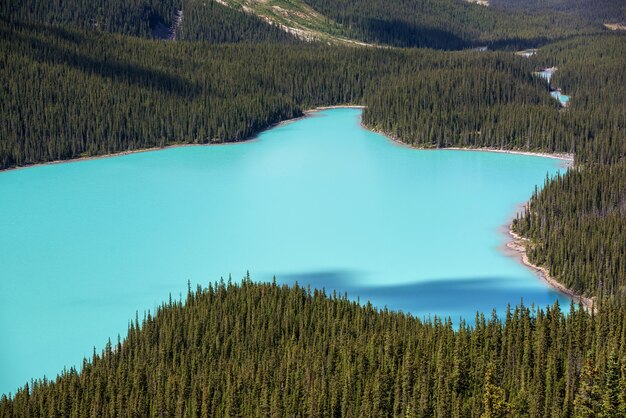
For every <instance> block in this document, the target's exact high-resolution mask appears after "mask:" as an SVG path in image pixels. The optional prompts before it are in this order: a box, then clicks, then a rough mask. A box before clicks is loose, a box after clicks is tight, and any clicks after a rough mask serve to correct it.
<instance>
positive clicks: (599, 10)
mask: <svg viewBox="0 0 626 418" xmlns="http://www.w3.org/2000/svg"><path fill="white" fill-rule="evenodd" d="M489 5H490V6H493V7H495V8H502V9H505V10H508V11H516V12H518V11H523V12H526V13H531V14H546V13H552V12H555V11H556V12H562V13H569V14H573V15H576V16H580V17H584V18H586V19H589V20H592V21H596V22H600V23H605V22H613V23H615V22H624V21H626V3H624V2H623V1H620V0H489Z"/></svg>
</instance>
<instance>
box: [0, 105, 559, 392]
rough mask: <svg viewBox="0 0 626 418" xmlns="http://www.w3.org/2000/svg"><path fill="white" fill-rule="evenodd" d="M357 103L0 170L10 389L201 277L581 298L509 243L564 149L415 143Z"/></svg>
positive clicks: (431, 307)
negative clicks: (192, 137)
mask: <svg viewBox="0 0 626 418" xmlns="http://www.w3.org/2000/svg"><path fill="white" fill-rule="evenodd" d="M360 114H361V111H360V110H357V109H338V110H329V111H324V112H320V113H317V114H315V115H314V116H312V117H309V118H305V119H302V120H299V121H296V122H293V123H290V124H286V125H282V126H280V127H277V128H275V129H272V130H269V131H267V132H265V133H263V134H261V135H260V137H259V138H258V139H257V140H254V141H250V142H246V143H240V144H234V145H224V146H211V147H181V148H171V149H167V150H163V151H156V152H146V153H138V154H132V155H127V156H123V157H115V158H105V159H97V160H91V161H80V162H73V163H69V164H58V165H47V166H39V167H33V168H28V169H24V170H15V171H9V172H4V173H0V231H1V235H0V266H1V267H0V330H1V335H2V337H1V338H2V340H1V341H0V393H7V392H14V391H15V389H16V388H17V387H18V386H20V385H22V384H24V383H25V382H27V381H28V380H29V379H31V378H34V377H37V378H38V377H43V376H44V374H45V375H47V376H48V377H54V376H56V374H57V373H58V372H60V371H61V370H62V369H63V367H64V366H67V367H70V366H79V365H80V364H81V359H82V358H83V356H84V355H89V354H91V352H92V350H93V347H94V346H95V347H96V348H97V349H98V351H100V350H101V349H102V348H103V347H104V345H105V343H106V340H107V338H108V337H111V339H112V340H113V341H116V339H117V335H118V334H121V335H122V336H124V334H125V332H126V329H127V325H128V321H129V320H130V319H131V318H134V317H135V313H136V311H139V317H140V318H141V317H143V312H144V311H146V310H148V309H150V310H153V309H154V307H155V306H156V305H157V304H159V303H161V302H162V301H164V300H167V298H168V295H169V294H170V293H171V294H172V295H173V297H175V298H178V297H179V295H180V294H181V293H182V294H184V293H185V292H186V288H187V280H190V281H191V283H192V286H193V287H195V285H196V284H198V283H200V284H202V285H206V284H208V283H209V282H210V281H215V280H217V279H219V277H220V276H224V277H225V278H226V277H227V276H228V275H229V273H231V274H232V276H233V279H234V280H240V279H241V278H242V277H243V276H244V275H245V273H246V270H249V271H250V274H251V276H252V278H253V279H254V280H271V279H272V277H273V276H274V275H276V277H277V280H278V281H279V282H283V283H293V282H294V281H296V280H297V281H298V282H299V283H302V284H311V286H313V287H320V288H321V287H324V288H326V289H328V290H332V289H336V290H338V291H340V292H344V291H347V292H348V294H349V295H350V296H351V297H357V296H358V297H360V299H361V301H364V300H366V299H369V300H371V301H372V302H373V303H374V304H376V305H378V306H381V307H382V306H384V305H387V306H388V307H389V308H391V309H396V310H399V309H401V310H404V311H409V312H412V313H413V314H415V315H418V316H420V317H422V316H429V315H435V314H437V315H446V316H450V317H452V319H453V320H457V319H458V318H459V317H461V316H462V317H465V318H468V319H469V320H470V321H471V320H472V319H473V318H474V316H475V312H476V310H480V311H483V312H485V313H487V314H489V313H490V312H491V310H492V309H493V308H497V309H498V311H499V312H503V311H504V310H505V308H506V306H507V304H508V303H510V304H516V303H518V302H519V301H520V300H521V299H523V300H524V303H525V304H527V305H530V304H531V303H535V304H538V305H541V306H544V305H546V304H551V303H553V302H554V301H555V300H556V299H559V300H560V302H561V303H564V304H567V303H569V302H568V300H567V299H565V298H564V297H562V296H559V295H558V294H557V293H555V292H554V291H552V290H550V289H549V288H548V287H547V286H546V285H545V284H544V283H543V282H541V281H540V280H539V279H538V278H537V277H535V276H534V275H533V274H532V273H531V272H530V271H529V270H528V269H526V268H525V267H523V266H522V265H520V264H519V263H518V262H517V261H516V260H515V259H513V258H511V257H507V256H505V255H503V253H502V252H501V247H502V246H503V244H504V243H505V241H506V236H505V234H504V233H503V225H505V224H506V223H508V222H509V221H510V219H511V217H512V216H513V215H514V213H515V210H516V207H517V205H518V204H519V203H521V202H523V201H525V200H527V199H528V198H529V197H530V195H531V193H532V191H533V188H534V187H535V185H541V184H543V181H544V179H545V177H546V175H547V174H550V175H552V174H554V173H556V172H557V171H558V170H559V166H560V164H561V162H560V161H558V160H555V159H549V158H541V157H534V156H522V155H511V154H499V153H488V152H467V151H417V150H413V149H410V148H406V147H402V146H399V145H396V144H394V143H392V142H391V141H390V140H388V139H387V138H385V137H383V136H381V135H378V134H375V133H372V132H369V131H367V130H365V129H362V128H361V127H360V125H359V121H360Z"/></svg>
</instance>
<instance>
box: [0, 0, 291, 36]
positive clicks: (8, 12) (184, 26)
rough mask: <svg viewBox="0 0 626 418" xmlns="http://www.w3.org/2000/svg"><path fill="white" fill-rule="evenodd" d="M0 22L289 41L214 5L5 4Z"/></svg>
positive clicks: (136, 0)
mask: <svg viewBox="0 0 626 418" xmlns="http://www.w3.org/2000/svg"><path fill="white" fill-rule="evenodd" d="M0 17H4V18H5V19H6V20H9V21H13V22H15V21H20V22H27V23H31V24H53V25H63V26H66V27H68V26H69V27H76V28H83V29H91V30H95V31H99V32H100V31H101V32H109V33H122V34H125V35H133V36H141V37H146V38H156V39H160V38H164V37H170V36H175V37H176V39H183V40H203V41H208V42H211V43H221V42H263V41H271V42H293V41H294V38H293V37H291V36H290V35H288V34H287V33H285V32H284V31H282V30H280V29H278V28H276V27H273V26H270V25H269V24H267V23H266V22H263V21H262V20H261V19H259V18H257V17H255V16H252V15H249V14H246V13H241V12H240V11H237V10H233V9H231V8H229V7H226V6H223V5H221V4H219V3H217V2H216V1H215V0H66V1H62V2H61V1H37V0H23V1H7V2H2V3H1V4H0Z"/></svg>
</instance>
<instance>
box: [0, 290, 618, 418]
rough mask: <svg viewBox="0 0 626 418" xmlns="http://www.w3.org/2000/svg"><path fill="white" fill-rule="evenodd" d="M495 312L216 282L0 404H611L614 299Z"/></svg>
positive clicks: (598, 407) (289, 407)
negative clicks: (389, 306) (440, 312)
mask: <svg viewBox="0 0 626 418" xmlns="http://www.w3.org/2000/svg"><path fill="white" fill-rule="evenodd" d="M501 315H502V316H501V317H500V318H496V317H495V316H491V317H489V318H485V317H484V316H482V315H479V316H477V317H476V321H475V322H474V323H472V324H471V326H470V324H464V323H461V324H460V326H459V328H458V330H454V329H453V328H452V325H451V323H450V322H449V321H447V320H440V319H435V320H434V321H432V322H422V321H420V320H418V319H416V318H413V317H411V316H409V315H405V314H402V313H396V312H389V311H387V310H380V309H376V308H374V307H372V306H371V305H366V306H362V305H359V304H357V303H356V302H351V301H349V300H347V299H346V298H344V297H336V296H332V297H328V296H326V295H325V294H324V293H323V292H322V291H319V290H314V291H307V290H305V289H302V288H299V287H293V288H288V287H285V286H282V287H281V286H277V285H276V284H253V283H251V282H250V281H249V279H247V280H244V282H243V283H242V284H241V285H231V284H230V283H228V284H224V283H223V282H222V283H220V284H215V285H213V286H209V288H208V289H205V290H201V289H198V290H197V291H195V292H191V291H190V292H189V294H188V295H187V300H186V302H185V303H184V304H183V303H182V302H178V301H173V302H172V301H170V302H169V303H167V304H165V305H163V306H161V307H160V308H159V309H158V311H157V312H156V313H155V314H154V315H150V314H148V315H147V316H146V317H145V318H144V320H143V321H142V322H141V323H139V321H138V320H136V321H135V322H132V323H131V324H130V326H129V330H128V335H127V337H126V338H125V339H124V340H123V341H118V342H117V343H113V344H111V343H110V342H109V344H107V346H106V348H105V349H104V350H103V352H102V353H101V354H100V355H96V353H94V355H93V357H92V358H90V359H86V360H85V361H84V363H83V366H82V371H80V372H78V371H76V370H73V369H71V370H68V371H66V372H65V373H64V374H63V375H62V376H61V377H59V378H57V379H56V380H43V381H35V382H34V383H32V384H30V385H26V386H24V388H22V389H21V390H19V391H18V392H17V393H16V394H15V396H12V397H11V398H7V397H6V396H5V395H3V396H2V398H1V400H0V417H3V418H4V417H7V418H8V417H18V416H19V417H30V416H32V417H35V416H67V417H87V416H93V417H105V416H107V417H108V416H155V417H156V416H177V417H209V416H212V417H217V416H246V417H250V416H311V417H320V416H354V417H387V416H389V417H391V416H403V417H431V416H439V417H479V416H482V417H504V416H511V417H513V416H514V417H525V416H528V417H540V416H552V417H571V416H576V417H583V416H596V415H590V414H591V413H592V411H596V412H599V413H601V414H602V416H603V417H618V416H624V414H625V413H626V344H625V343H624V340H625V339H626V309H624V305H623V300H621V301H620V300H619V299H615V300H613V299H609V300H606V302H605V303H604V305H603V306H601V308H600V310H599V312H598V315H597V316H591V315H588V314H587V313H586V312H585V311H584V310H583V309H582V308H580V309H574V308H573V307H572V308H571V309H570V311H569V314H568V315H567V316H565V315H564V314H563V313H562V312H561V311H560V308H559V307H558V306H557V305H555V306H553V307H550V308H548V309H546V310H545V311H537V312H534V311H533V310H532V309H531V308H529V307H524V306H518V307H517V308H514V309H511V310H509V311H507V312H502V313H501ZM609 324H610V325H609ZM481 414H482V415H481Z"/></svg>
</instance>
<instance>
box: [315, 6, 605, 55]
mask: <svg viewBox="0 0 626 418" xmlns="http://www.w3.org/2000/svg"><path fill="white" fill-rule="evenodd" d="M305 1H306V3H308V4H310V5H311V6H312V7H313V8H315V9H316V10H318V11H319V12H320V13H322V14H323V15H325V16H327V17H328V18H330V19H332V20H333V21H336V22H338V23H339V24H340V25H341V26H342V28H344V30H346V34H347V35H348V36H351V37H354V38H357V39H360V40H364V41H367V42H374V43H381V44H390V45H394V46H400V47H429V48H438V49H461V48H467V47H471V46H478V45H490V46H492V47H494V48H502V47H507V48H520V49H521V48H525V47H528V46H532V45H538V44H543V43H545V42H546V41H548V40H556V39H561V38H564V37H568V36H573V35H577V34H581V33H594V32H599V31H600V30H601V28H600V27H599V26H597V25H592V24H590V23H588V22H586V21H584V20H583V19H579V18H578V17H575V16H571V15H567V14H563V13H552V12H547V11H546V12H544V13H543V14H529V13H526V11H524V10H519V9H518V10H517V11H516V12H515V13H511V12H505V11H502V10H498V9H494V8H492V7H483V6H478V5H475V4H469V3H466V2H463V1H456V0H393V1H388V0H305ZM612 1H616V0H612Z"/></svg>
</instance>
